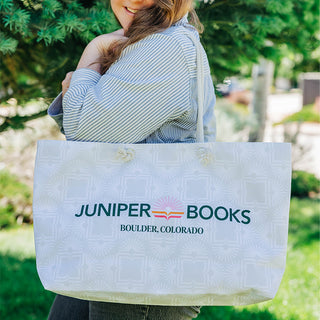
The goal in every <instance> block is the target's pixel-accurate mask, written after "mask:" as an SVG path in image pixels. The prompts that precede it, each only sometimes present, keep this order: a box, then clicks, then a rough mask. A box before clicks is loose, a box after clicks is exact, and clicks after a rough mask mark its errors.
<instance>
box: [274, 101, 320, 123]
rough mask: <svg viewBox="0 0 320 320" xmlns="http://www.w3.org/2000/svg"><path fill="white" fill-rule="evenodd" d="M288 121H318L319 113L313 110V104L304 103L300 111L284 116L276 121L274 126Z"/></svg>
mask: <svg viewBox="0 0 320 320" xmlns="http://www.w3.org/2000/svg"><path fill="white" fill-rule="evenodd" d="M288 122H314V123H320V115H319V113H317V112H316V111H315V110H314V107H313V105H311V104H310V105H306V106H304V107H303V108H302V109H301V110H300V111H298V112H296V113H294V114H292V115H289V116H287V117H285V118H284V119H283V120H282V121H280V122H277V123H275V124H274V126H276V125H279V124H284V123H288Z"/></svg>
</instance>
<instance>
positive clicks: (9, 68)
mask: <svg viewBox="0 0 320 320" xmlns="http://www.w3.org/2000/svg"><path fill="white" fill-rule="evenodd" d="M0 21H1V22H0V87H1V91H0V100H2V101H6V100H7V99H9V98H11V97H15V98H17V99H19V100H20V101H19V103H23V102H25V101H27V100H29V99H30V98H37V97H46V98H47V97H49V98H53V97H54V96H56V95H57V93H58V92H59V91H60V89H61V81H62V80H63V79H64V77H65V74H66V73H67V72H69V71H71V70H74V69H75V67H76V65H77V62H78V60H79V58H80V56H81V53H82V51H83V49H84V48H85V46H86V44H87V43H88V42H89V41H90V40H92V39H93V38H95V37H96V36H98V35H100V34H104V33H109V32H112V31H114V30H116V29H118V28H119V25H118V22H117V21H116V19H115V17H114V16H113V14H112V13H111V9H110V8H109V5H108V1H102V0H98V1H90V0H82V1H69V0H44V1H41V2H40V1H36V0H32V1H24V0H0ZM21 76H22V77H25V76H27V77H28V79H29V80H28V84H27V85H21V83H19V79H20V78H21Z"/></svg>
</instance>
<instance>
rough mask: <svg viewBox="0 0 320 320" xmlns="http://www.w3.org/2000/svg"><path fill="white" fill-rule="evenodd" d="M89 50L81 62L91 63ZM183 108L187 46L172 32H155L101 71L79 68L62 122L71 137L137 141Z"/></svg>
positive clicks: (187, 88)
mask: <svg viewBox="0 0 320 320" xmlns="http://www.w3.org/2000/svg"><path fill="white" fill-rule="evenodd" d="M89 49H90V48H89ZM89 49H88V50H89ZM90 50H91V49H90ZM87 52H90V51H87ZM85 56H86V52H84V58H83V59H82V58H81V60H80V62H81V63H80V62H79V64H80V66H83V65H86V64H87V63H88V60H86V57H85ZM82 63H83V64H82ZM185 112H190V73H189V70H188V67H187V64H186V58H185V56H184V52H183V50H182V48H181V46H180V45H179V43H177V41H176V40H175V39H172V37H170V36H167V35H163V34H155V35H153V36H151V37H148V38H145V39H144V40H142V41H140V42H137V43H136V44H134V45H132V46H130V47H128V48H127V49H126V50H125V52H124V54H123V56H121V57H120V59H119V60H118V62H117V63H114V64H113V65H112V66H111V67H110V69H109V70H108V71H107V73H106V74H104V75H103V76H101V75H100V74H99V72H97V70H95V69H92V68H90V69H88V68H79V69H77V70H76V71H75V72H74V74H73V76H72V79H71V83H70V86H69V89H68V91H67V92H66V94H65V96H64V99H63V113H64V119H63V126H64V129H65V134H66V137H67V139H69V140H81V141H104V142H117V143H120V142H125V143H135V142H140V141H142V140H143V139H145V138H146V137H148V136H149V135H150V134H151V133H153V132H154V131H156V130H157V129H158V128H159V127H160V126H161V125H163V124H164V123H165V122H167V121H170V120H171V119H176V118H178V117H179V116H181V115H182V114H183V113H185Z"/></svg>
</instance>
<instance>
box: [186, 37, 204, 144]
mask: <svg viewBox="0 0 320 320" xmlns="http://www.w3.org/2000/svg"><path fill="white" fill-rule="evenodd" d="M186 35H187V36H188V37H189V38H190V39H191V40H192V42H193V44H194V46H195V49H196V55H197V88H198V115H197V132H196V141H197V142H204V132H203V101H204V70H203V57H202V46H201V43H200V40H199V39H197V37H196V36H195V35H193V34H191V33H188V34H186Z"/></svg>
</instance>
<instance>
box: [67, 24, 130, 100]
mask: <svg viewBox="0 0 320 320" xmlns="http://www.w3.org/2000/svg"><path fill="white" fill-rule="evenodd" d="M121 39H125V37H124V30H123V29H119V30H117V31H115V32H111V33H108V34H103V35H101V36H98V37H96V38H94V39H93V40H92V41H91V42H90V43H89V44H88V45H87V47H86V48H85V50H84V51H83V53H82V56H81V58H80V61H79V63H78V66H77V69H79V68H89V69H92V70H95V71H97V72H99V73H100V64H99V63H97V61H98V59H99V58H100V56H101V53H102V51H103V50H104V49H108V48H109V46H110V44H111V43H113V42H114V41H117V40H121ZM72 74H73V72H68V73H67V74H66V76H65V78H64V80H63V81H62V83H61V85H62V97H63V96H64V95H65V93H66V92H67V91H68V89H69V86H70V82H71V78H72Z"/></svg>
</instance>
